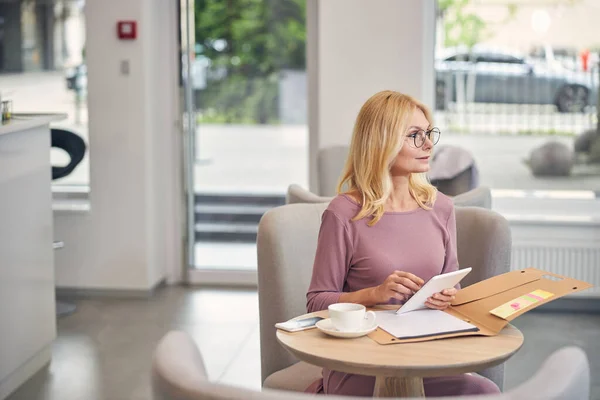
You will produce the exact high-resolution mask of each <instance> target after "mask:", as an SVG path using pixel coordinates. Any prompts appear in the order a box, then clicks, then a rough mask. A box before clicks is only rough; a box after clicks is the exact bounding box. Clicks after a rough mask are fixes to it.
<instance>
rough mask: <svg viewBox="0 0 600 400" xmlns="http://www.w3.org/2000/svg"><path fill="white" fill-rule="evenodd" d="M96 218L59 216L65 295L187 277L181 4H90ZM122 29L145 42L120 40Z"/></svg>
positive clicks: (103, 0) (157, 0) (136, 0)
mask: <svg viewBox="0 0 600 400" xmlns="http://www.w3.org/2000/svg"><path fill="white" fill-rule="evenodd" d="M85 14H86V32H87V34H86V36H87V40H86V56H87V60H86V61H87V65H88V89H89V98H88V110H89V138H90V139H89V141H90V149H89V150H90V187H91V194H90V203H91V204H90V206H91V211H90V212H89V213H80V214H73V213H69V212H61V213H55V218H56V224H55V225H56V228H55V237H56V238H57V239H60V240H63V241H64V242H65V248H64V249H63V250H62V251H60V252H58V253H57V255H56V278H57V285H58V286H59V287H67V288H79V289H81V288H83V289H92V288H94V289H121V290H147V289H150V288H152V287H153V286H154V285H156V283H158V282H160V281H161V280H163V279H164V278H165V277H171V278H173V279H177V276H178V275H179V272H180V271H181V270H182V263H183V259H182V251H183V250H182V243H183V239H182V232H183V229H182V227H183V221H182V215H183V204H184V203H183V196H182V178H181V167H182V160H181V158H182V152H181V150H180V146H181V139H180V131H179V129H178V128H177V121H178V118H179V95H178V58H179V52H178V46H177V29H178V23H179V20H178V18H177V15H176V14H177V4H176V2H173V1H162V0H129V1H121V0H88V1H87V2H86V10H85ZM120 20H133V21H136V22H137V31H138V38H137V39H136V40H130V41H123V40H119V39H118V38H117V34H116V24H117V22H118V21H120Z"/></svg>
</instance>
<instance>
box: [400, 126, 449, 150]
mask: <svg viewBox="0 0 600 400" xmlns="http://www.w3.org/2000/svg"><path fill="white" fill-rule="evenodd" d="M441 135H442V132H440V129H439V128H431V129H429V130H427V131H424V130H422V129H420V130H418V131H413V132H412V133H410V134H409V135H408V136H407V138H413V141H414V143H415V147H416V148H419V147H423V145H424V144H425V140H426V139H429V140H430V141H431V143H432V144H436V143H437V142H439V141H440V136H441Z"/></svg>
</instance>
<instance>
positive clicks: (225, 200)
mask: <svg viewBox="0 0 600 400" xmlns="http://www.w3.org/2000/svg"><path fill="white" fill-rule="evenodd" d="M194 9H195V20H194V25H195V27H194V34H195V46H194V48H195V57H194V60H193V62H192V65H191V73H192V82H193V83H192V84H193V87H194V100H195V110H196V116H197V120H196V122H197V128H196V140H195V143H196V149H195V150H196V157H195V158H196V159H195V162H194V188H195V201H194V209H195V215H194V223H195V226H196V232H195V240H196V246H195V249H196V251H195V265H196V267H197V268H199V269H203V270H212V271H215V270H221V271H223V270H248V271H252V270H255V269H256V230H257V226H258V222H259V220H260V217H261V216H262V214H263V213H264V212H265V211H266V210H268V209H269V208H271V207H274V206H277V205H280V204H283V202H284V196H285V192H286V189H287V187H288V185H290V184H291V183H297V184H301V185H303V186H305V187H306V186H307V182H308V130H307V106H306V56H305V42H306V23H305V18H306V16H305V14H306V1H305V0H278V1H266V0H234V1H229V2H223V1H219V0H208V1H198V0H196V1H195V7H194Z"/></svg>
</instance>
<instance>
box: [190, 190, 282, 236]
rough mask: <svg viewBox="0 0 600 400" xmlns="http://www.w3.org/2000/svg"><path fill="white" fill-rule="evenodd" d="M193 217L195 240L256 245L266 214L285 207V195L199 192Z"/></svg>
mask: <svg viewBox="0 0 600 400" xmlns="http://www.w3.org/2000/svg"><path fill="white" fill-rule="evenodd" d="M195 200H196V202H195V206H194V215H195V221H194V222H195V224H196V225H195V228H196V241H213V242H245V243H251V242H256V232H257V231H258V223H259V221H260V219H261V217H262V216H263V214H264V213H265V212H267V211H268V210H270V209H271V208H273V207H278V206H280V205H283V204H285V196H284V195H282V194H274V195H252V194H236V195H230V194H213V193H198V194H196V197H195Z"/></svg>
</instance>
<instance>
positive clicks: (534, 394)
mask: <svg viewBox="0 0 600 400" xmlns="http://www.w3.org/2000/svg"><path fill="white" fill-rule="evenodd" d="M151 379H152V395H153V396H152V397H153V399H154V400H238V399H239V400H280V399H286V400H308V399H314V396H312V395H309V394H304V393H290V392H282V391H280V390H269V389H264V390H263V391H262V392H257V391H253V390H248V389H243V388H237V387H232V386H227V385H224V384H219V383H214V382H210V381H209V380H208V377H207V375H206V368H205V366H204V361H203V359H202V354H201V353H200V351H199V350H198V347H197V346H196V344H195V343H194V340H193V339H192V338H191V336H190V335H188V334H187V333H185V332H180V331H171V332H169V333H167V334H166V335H165V336H164V337H163V338H162V339H161V341H160V343H159V344H158V346H157V347H156V350H155V352H154V358H153V361H152V378H151ZM589 396H590V371H589V363H588V360H587V357H586V356H585V353H584V352H583V351H582V350H581V349H579V348H577V347H567V348H564V349H561V350H558V351H556V352H554V353H553V354H552V355H551V356H550V357H549V358H548V359H547V360H546V361H545V362H544V364H543V365H542V366H541V368H539V369H538V371H537V372H536V373H535V375H533V377H531V378H530V379H529V380H528V381H526V382H525V383H523V384H521V385H520V386H518V387H516V388H515V389H513V390H511V391H509V392H507V393H504V394H500V395H492V396H462V397H444V398H443V399H444V400H517V399H519V400H520V399H544V400H559V399H569V400H588V399H589ZM327 399H331V400H359V399H364V397H350V396H327ZM437 399H440V400H441V398H437ZM409 400H410V399H409ZM412 400H416V399H412Z"/></svg>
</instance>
